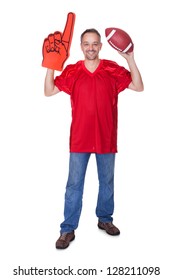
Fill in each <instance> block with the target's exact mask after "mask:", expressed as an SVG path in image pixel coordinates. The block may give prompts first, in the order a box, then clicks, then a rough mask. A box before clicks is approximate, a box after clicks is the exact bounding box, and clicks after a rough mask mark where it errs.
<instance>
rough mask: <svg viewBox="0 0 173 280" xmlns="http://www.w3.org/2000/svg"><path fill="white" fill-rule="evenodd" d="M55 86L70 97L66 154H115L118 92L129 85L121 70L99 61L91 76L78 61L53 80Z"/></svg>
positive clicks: (113, 64) (128, 78)
mask: <svg viewBox="0 0 173 280" xmlns="http://www.w3.org/2000/svg"><path fill="white" fill-rule="evenodd" d="M54 82H55V86H57V87H58V89H59V90H61V91H64V92H66V93H68V94H69V95H70V97H71V107H72V123H71V130H70V152H79V153H80V152H83V153H87V152H89V153H101V154H104V153H116V152H117V101H118V93H119V92H121V91H123V90H124V89H125V88H127V87H128V85H129V84H130V82H131V75H130V72H129V71H128V70H126V69H125V68H124V67H121V66H119V65H118V64H117V63H115V62H113V61H109V60H100V64H99V65H98V67H97V69H96V70H95V71H94V72H93V73H91V72H90V71H88V70H87V68H86V67H85V65H84V61H78V62H77V63H76V64H74V65H68V66H67V67H66V68H65V69H64V71H63V72H62V73H61V75H60V76H57V77H56V78H55V81H54Z"/></svg>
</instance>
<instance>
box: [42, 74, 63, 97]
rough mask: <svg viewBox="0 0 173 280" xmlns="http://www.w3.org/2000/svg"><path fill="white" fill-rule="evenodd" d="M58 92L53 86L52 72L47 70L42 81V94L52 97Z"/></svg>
mask: <svg viewBox="0 0 173 280" xmlns="http://www.w3.org/2000/svg"><path fill="white" fill-rule="evenodd" d="M58 92H60V90H59V89H58V88H57V87H56V86H55V85H54V70H52V69H47V72H46V77H45V81H44V94H45V96H52V95H54V94H56V93H58Z"/></svg>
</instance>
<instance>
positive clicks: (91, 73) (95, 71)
mask: <svg viewBox="0 0 173 280" xmlns="http://www.w3.org/2000/svg"><path fill="white" fill-rule="evenodd" d="M101 65H102V59H100V62H99V64H98V66H97V68H96V69H95V70H94V72H90V71H89V70H88V69H87V68H86V66H85V63H84V60H83V61H82V67H83V69H84V71H85V72H86V73H88V74H89V75H90V76H94V75H95V74H96V73H97V72H98V71H99V69H100V67H101Z"/></svg>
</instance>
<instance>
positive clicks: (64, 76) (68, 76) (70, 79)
mask: <svg viewBox="0 0 173 280" xmlns="http://www.w3.org/2000/svg"><path fill="white" fill-rule="evenodd" d="M74 74H75V64H74V65H73V64H71V65H68V66H67V67H66V68H65V69H64V70H63V72H62V73H61V75H60V76H57V77H56V78H55V80H54V84H55V86H56V87H58V89H59V90H61V91H64V92H66V93H67V94H71V93H72V89H73V84H74Z"/></svg>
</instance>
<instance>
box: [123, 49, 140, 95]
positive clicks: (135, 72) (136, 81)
mask: <svg viewBox="0 0 173 280" xmlns="http://www.w3.org/2000/svg"><path fill="white" fill-rule="evenodd" d="M118 53H119V54H120V55H121V56H123V57H124V58H125V59H126V60H127V63H128V66H129V70H130V73H131V77H132V82H131V83H130V84H129V86H128V88H129V89H132V90H134V91H143V90H144V84H143V81H142V77H141V74H140V72H139V69H138V67H137V65H136V62H135V59H134V52H130V53H122V52H118Z"/></svg>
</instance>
